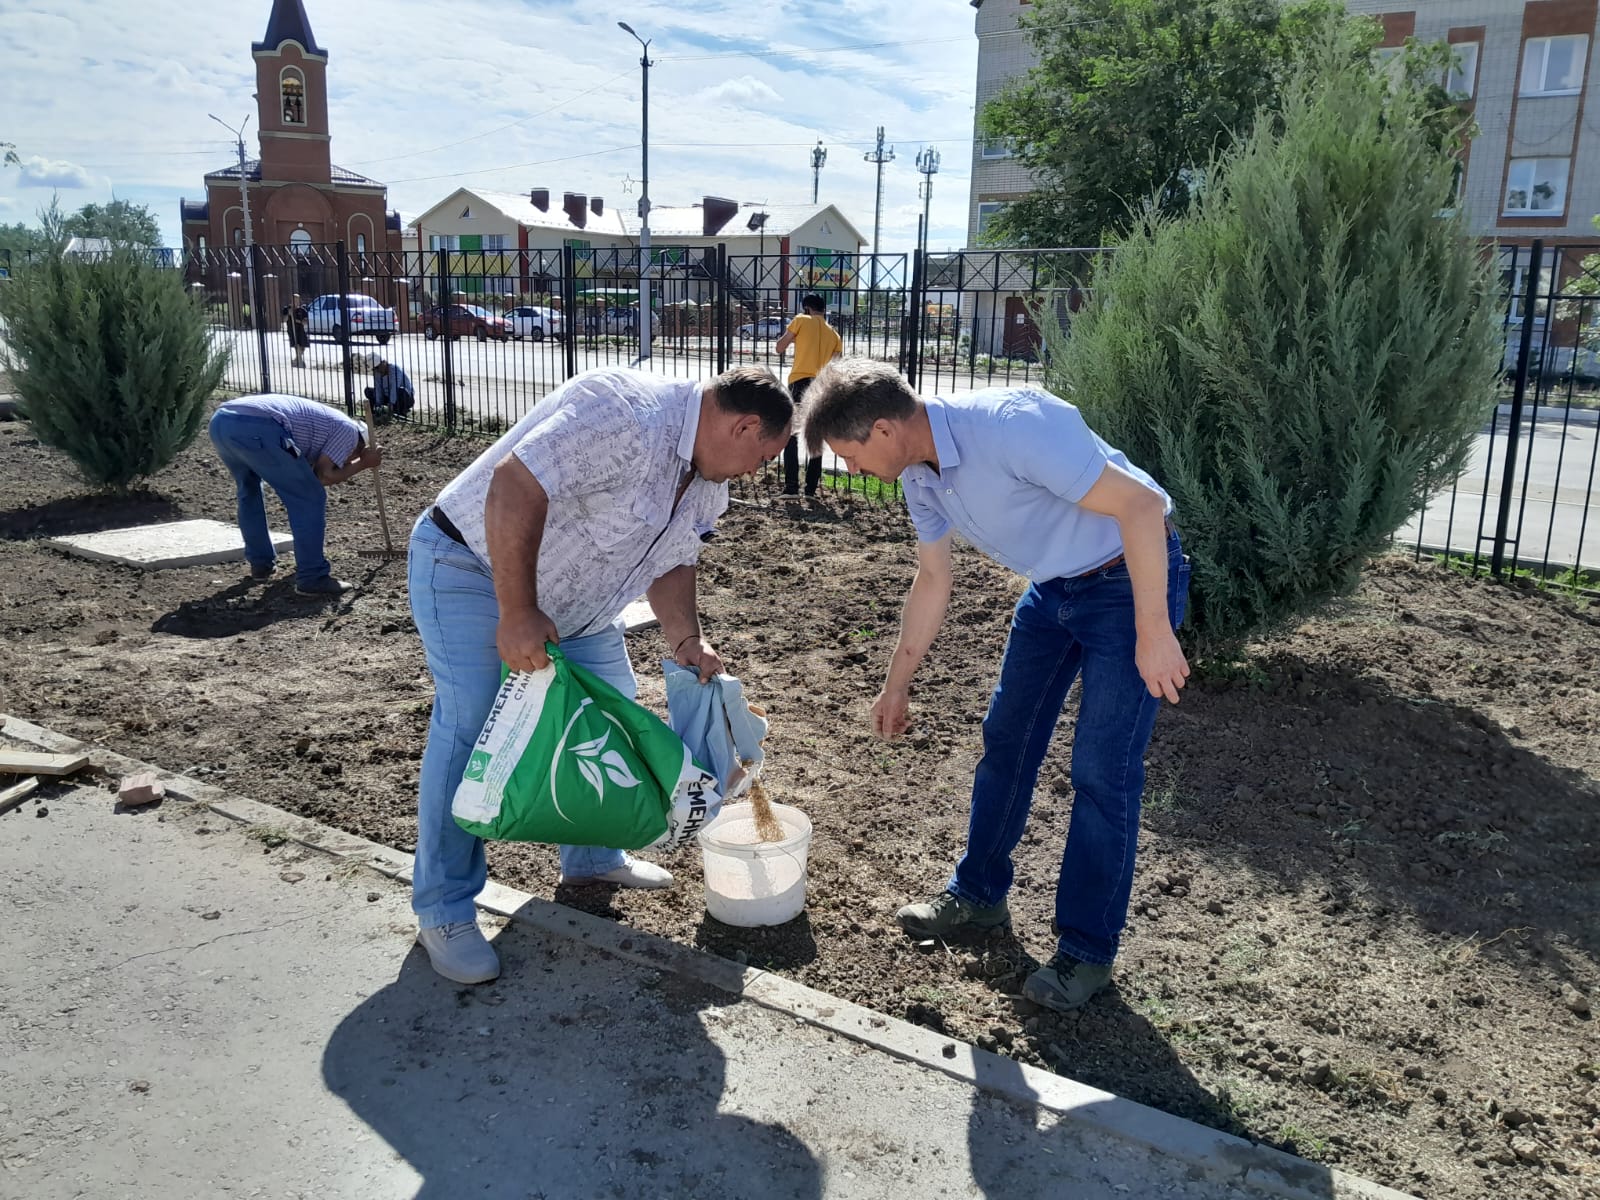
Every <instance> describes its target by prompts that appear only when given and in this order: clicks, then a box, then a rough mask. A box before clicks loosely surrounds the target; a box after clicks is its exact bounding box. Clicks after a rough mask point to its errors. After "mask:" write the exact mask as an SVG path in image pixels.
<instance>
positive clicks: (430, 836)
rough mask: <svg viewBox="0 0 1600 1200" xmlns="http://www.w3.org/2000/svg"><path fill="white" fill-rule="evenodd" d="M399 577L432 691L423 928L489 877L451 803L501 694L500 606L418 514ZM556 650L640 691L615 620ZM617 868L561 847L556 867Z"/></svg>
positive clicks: (473, 558) (421, 847) (599, 852)
mask: <svg viewBox="0 0 1600 1200" xmlns="http://www.w3.org/2000/svg"><path fill="white" fill-rule="evenodd" d="M407 582H408V584H409V587H410V591H411V615H412V617H413V618H414V619H415V621H416V623H417V632H418V633H419V634H420V635H421V636H422V648H423V650H424V651H425V652H426V654H427V658H428V669H429V670H430V671H431V672H433V687H434V693H433V720H432V721H431V722H430V724H429V726H428V745H427V748H426V749H425V750H424V751H423V753H422V774H421V778H420V780H419V784H418V793H419V794H418V798H417V852H416V865H415V867H414V868H413V870H412V879H411V907H412V909H413V911H415V912H416V914H417V920H418V922H419V923H420V924H421V925H422V926H423V928H429V927H431V926H435V925H450V924H454V923H455V922H457V921H471V920H474V919H475V915H476V914H475V910H474V908H473V900H474V898H475V897H476V896H477V894H478V893H479V892H481V891H482V890H483V885H484V883H485V882H486V881H487V880H488V878H489V874H488V865H487V863H486V861H485V859H484V852H483V839H482V838H478V837H474V836H473V835H472V834H470V833H468V832H467V831H466V830H465V829H462V828H461V826H459V825H457V824H456V822H455V818H453V817H452V816H451V815H450V802H451V800H452V799H454V797H455V793H456V784H458V783H460V782H461V773H462V772H463V771H465V770H466V767H467V759H468V757H470V755H471V753H472V745H473V743H474V742H475V741H477V738H478V733H479V732H480V731H481V730H482V729H483V722H484V719H485V718H486V717H488V715H489V709H490V707H491V706H492V705H493V704H494V698H495V694H496V693H497V692H499V690H500V651H499V650H498V649H497V648H496V647H495V630H496V628H497V626H498V625H499V623H500V605H499V603H498V602H497V601H496V600H495V595H494V579H493V578H492V577H491V576H490V574H489V568H488V567H486V566H484V564H483V561H482V560H481V559H479V558H478V556H477V555H476V554H474V553H473V552H472V551H470V550H468V549H467V548H466V547H465V546H463V545H461V543H459V542H455V541H452V540H451V539H450V538H448V537H446V536H445V535H444V534H443V533H441V532H440V531H439V527H438V526H437V525H435V524H434V523H433V521H432V520H431V519H430V518H429V516H428V514H426V513H424V514H423V515H422V517H420V518H419V519H418V521H417V523H416V525H415V526H414V527H413V528H412V530H411V554H410V561H409V567H408V579H407ZM561 651H562V653H563V654H565V655H566V656H567V657H568V658H569V659H571V660H572V661H573V662H575V663H577V664H578V665H579V666H582V667H586V668H587V669H588V670H590V671H593V672H594V673H595V674H596V675H598V676H600V678H601V679H604V680H605V681H606V682H607V683H609V684H610V685H611V686H612V687H614V688H616V689H617V690H618V691H619V692H621V693H622V694H623V695H624V696H627V697H628V698H629V699H630V700H631V699H632V698H633V697H634V696H636V695H637V694H638V690H639V688H638V681H637V680H636V679H634V676H633V666H632V664H630V663H629V662H628V648H627V645H626V643H625V642H624V641H623V636H622V627H621V626H620V625H613V626H612V627H611V628H609V629H607V630H605V631H603V632H601V633H595V634H591V635H589V636H588V637H581V638H569V639H567V640H565V641H563V642H562V643H561ZM621 865H622V851H620V850H608V849H604V848H601V847H596V846H563V847H561V873H562V874H563V875H565V876H567V877H568V878H583V877H585V876H589V875H600V874H603V873H604V872H606V871H610V870H612V869H613V868H615V867H620V866H621Z"/></svg>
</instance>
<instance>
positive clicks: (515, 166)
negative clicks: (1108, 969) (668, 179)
mask: <svg viewBox="0 0 1600 1200" xmlns="http://www.w3.org/2000/svg"><path fill="white" fill-rule="evenodd" d="M638 148H639V143H638V142H634V143H633V144H632V145H630V146H610V147H607V148H606V149H604V150H587V151H585V152H584V153H582V154H565V155H562V156H561V157H560V158H541V159H538V160H536V161H534V162H524V163H507V164H505V165H504V166H501V167H473V168H472V169H471V170H470V171H451V172H450V173H449V174H446V175H413V176H411V177H410V178H409V179H389V180H385V181H384V186H386V187H393V186H394V185H395V184H397V183H426V182H428V181H430V180H434V179H462V178H464V177H466V176H468V175H489V174H493V173H494V172H496V171H520V170H522V169H523V168H524V167H543V166H548V165H549V164H550V163H559V162H571V161H573V160H574V159H577V158H595V157H597V156H599V155H602V154H617V153H620V152H621V151H623V150H637V149H638Z"/></svg>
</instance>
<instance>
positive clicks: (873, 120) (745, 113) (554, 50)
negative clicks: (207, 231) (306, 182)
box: [0, 0, 977, 251]
mask: <svg viewBox="0 0 1600 1200" xmlns="http://www.w3.org/2000/svg"><path fill="white" fill-rule="evenodd" d="M305 6H306V12H307V15H308V17H309V19H310V23H311V29H312V33H313V35H314V36H315V38H316V40H317V41H318V42H319V43H320V44H321V46H322V47H323V48H324V49H325V50H327V51H328V54H329V65H328V80H329V82H328V91H329V108H330V111H331V132H332V136H333V147H332V149H333V161H334V163H335V164H337V165H339V166H343V167H347V168H350V169H351V170H354V171H358V172H360V173H361V174H364V175H368V176H371V177H372V178H375V179H378V180H381V181H383V182H384V183H386V184H388V185H389V205H390V207H391V208H398V209H399V210H400V213H401V216H402V218H403V219H404V220H406V221H409V220H411V218H413V217H415V216H416V215H417V214H419V213H421V212H423V211H425V210H426V209H428V208H430V207H431V206H432V205H433V204H435V203H437V202H438V201H440V200H442V199H443V198H444V197H446V196H447V195H449V194H450V192H452V191H453V190H454V189H455V188H457V187H474V186H476V187H479V188H483V189H487V190H492V191H525V190H527V189H529V188H534V187H546V188H549V189H550V190H551V191H552V192H554V193H557V194H559V193H561V192H566V191H572V192H584V193H587V194H589V195H600V196H604V197H605V199H606V202H607V203H608V204H611V205H614V206H617V207H626V208H629V209H631V208H632V207H633V206H634V205H635V204H636V203H637V199H638V192H639V187H638V183H637V181H638V179H639V176H640V155H639V141H640V132H639V118H640V68H639V46H638V43H636V42H635V41H634V40H633V39H632V38H631V37H629V36H628V34H626V33H625V32H623V31H622V30H621V29H619V28H617V22H618V21H627V22H628V23H629V24H630V25H632V26H633V28H634V29H636V30H637V31H638V32H639V34H640V36H642V37H645V38H649V39H651V46H650V57H651V59H652V60H653V62H654V66H653V67H652V68H651V71H650V196H651V202H652V203H653V204H655V205H656V206H658V207H659V206H662V205H676V204H692V203H695V202H697V201H698V200H699V199H700V197H701V196H702V195H707V194H710V195H718V196H726V197H728V198H730V199H734V200H738V201H741V202H744V203H752V204H780V203H805V202H809V200H810V198H811V166H810V151H811V148H812V147H813V146H814V145H815V144H816V142H817V140H818V139H819V138H820V139H822V141H823V144H824V145H825V146H826V147H827V149H828V159H827V164H826V165H825V166H824V167H823V169H822V182H821V193H820V200H821V201H822V202H824V203H834V204H837V205H838V206H839V207H840V209H841V210H842V211H843V212H844V213H845V215H846V216H847V217H849V218H850V220H851V221H852V222H854V223H855V225H856V226H857V227H858V228H860V229H861V230H862V231H863V234H864V236H866V237H868V238H870V237H871V235H872V214H873V200H874V190H875V184H876V168H875V167H874V165H873V164H872V163H870V162H867V161H864V158H863V156H864V155H865V154H867V153H868V152H870V151H871V149H872V146H873V140H874V133H875V129H876V127H877V126H879V125H882V126H883V127H884V130H885V141H886V143H887V144H889V145H891V146H893V147H894V150H895V160H894V161H893V162H892V163H890V164H888V165H887V166H886V167H885V168H884V195H883V238H882V242H883V248H884V249H885V250H887V251H896V250H905V249H909V248H910V247H911V246H912V244H913V242H914V241H915V237H916V224H917V217H918V216H919V215H920V213H921V211H922V201H921V200H920V199H919V197H918V184H919V183H920V182H921V180H922V176H921V175H919V174H918V173H917V170H916V165H915V160H916V156H917V153H918V151H919V150H920V149H921V148H922V147H924V146H931V147H933V148H934V149H936V150H938V151H939V154H940V159H941V162H940V169H939V173H938V174H937V175H936V176H935V177H934V183H933V201H932V219H931V228H932V236H931V238H930V245H931V246H932V247H933V248H935V249H944V248H957V247H960V246H961V245H962V244H963V242H964V240H965V236H966V213H967V192H968V180H969V177H970V166H971V153H972V148H971V137H972V119H973V113H972V106H973V90H974V79H975V74H976V69H977V38H976V36H975V35H974V33H973V17H974V10H973V9H972V8H971V6H970V5H969V4H968V3H967V0H918V2H917V3H915V4H912V3H907V2H906V0H810V2H809V3H807V2H802V0H769V2H761V0H755V2H752V0H743V2H738V3H736V2H723V0H717V2H713V0H672V2H671V3H657V2H654V0H616V3H615V4H606V3H598V4H597V3H595V2H594V0H588V2H586V3H578V2H575V0H451V2H450V3H447V4H440V3H437V2H436V0H383V2H382V3H378V2H377V0H305ZM271 7H272V5H271V0H225V2H224V3H220V4H203V3H195V4H182V5H179V4H172V3H170V2H160V3H158V2H157V0H0V61H3V62H5V64H6V67H5V69H4V71H0V141H8V142H13V143H15V144H16V149H17V154H18V155H19V156H20V157H21V159H22V163H23V166H22V169H20V170H19V169H17V168H16V167H11V168H7V169H3V170H0V222H5V223H9V222H14V221H25V222H27V223H29V224H32V223H34V222H35V214H36V213H37V211H38V209H40V208H41V207H43V206H44V205H46V204H48V203H49V201H50V197H51V194H52V192H58V193H59V195H60V199H61V205H62V208H63V209H65V210H67V211H71V210H74V209H77V208H79V207H81V206H83V205H84V204H89V203H104V202H106V201H108V200H111V199H113V198H117V199H125V200H130V201H133V202H135V203H140V204H145V205H148V206H149V207H150V208H151V210H152V211H153V212H154V213H155V214H156V216H157V218H158V219H159V220H160V222H161V229H162V234H163V240H164V241H165V242H166V243H167V244H169V245H176V244H177V243H178V241H179V238H178V201H179V199H180V198H182V197H188V198H190V199H202V198H204V194H205V191H204V188H203V186H202V184H201V179H202V176H204V175H205V173H206V172H207V171H212V170H217V169H219V168H221V167H224V166H227V165H229V164H230V163H231V162H233V161H234V159H235V156H236V151H235V149H234V144H233V140H232V135H231V134H229V133H227V132H225V131H224V130H223V129H222V128H221V127H220V126H218V125H217V124H216V123H215V122H213V121H211V120H209V119H208V116H207V114H209V113H214V114H216V115H217V116H218V117H221V118H222V119H224V120H225V121H227V122H228V123H229V124H230V125H234V126H237V125H238V123H239V122H240V120H241V119H243V118H244V117H245V116H246V115H247V114H248V115H250V118H251V119H250V126H249V129H248V130H247V140H246V153H247V155H249V156H250V157H255V155H256V153H257V147H256V142H255V137H254V131H255V119H254V112H255V102H254V100H253V99H252V98H251V93H252V92H253V91H254V90H255V64H254V61H253V60H252V59H251V57H250V44H251V42H253V41H255V40H257V39H259V38H261V37H262V35H263V34H264V33H265V31H266V26H267V18H268V15H269V14H270V12H271ZM911 14H914V15H915V20H911V19H910V16H911Z"/></svg>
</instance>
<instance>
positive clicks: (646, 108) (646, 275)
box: [617, 21, 653, 360]
mask: <svg viewBox="0 0 1600 1200" xmlns="http://www.w3.org/2000/svg"><path fill="white" fill-rule="evenodd" d="M617 24H618V25H619V26H620V27H621V28H622V29H623V30H624V31H626V32H627V33H628V34H629V35H630V36H631V37H632V38H633V40H634V41H636V42H638V43H639V69H640V73H641V74H642V75H643V77H644V92H643V95H644V100H643V114H642V117H641V120H640V129H641V132H640V138H639V147H640V151H641V157H642V158H643V163H644V165H643V173H644V179H643V180H642V181H641V182H640V186H639V192H640V195H639V358H640V359H641V360H643V359H646V358H649V357H650V272H651V269H652V266H653V264H652V263H651V261H650V67H651V62H650V42H649V41H648V40H647V39H645V38H642V37H640V36H639V35H638V34H637V33H634V32H633V26H632V25H629V24H628V23H627V22H626V21H618V22H617Z"/></svg>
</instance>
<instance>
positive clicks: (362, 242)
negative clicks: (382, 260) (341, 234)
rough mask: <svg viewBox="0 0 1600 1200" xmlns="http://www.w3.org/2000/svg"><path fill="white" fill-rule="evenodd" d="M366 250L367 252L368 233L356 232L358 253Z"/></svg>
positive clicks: (363, 252)
mask: <svg viewBox="0 0 1600 1200" xmlns="http://www.w3.org/2000/svg"><path fill="white" fill-rule="evenodd" d="M366 252H367V235H366V234H364V233H358V234H356V253H357V254H365V253H366Z"/></svg>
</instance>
